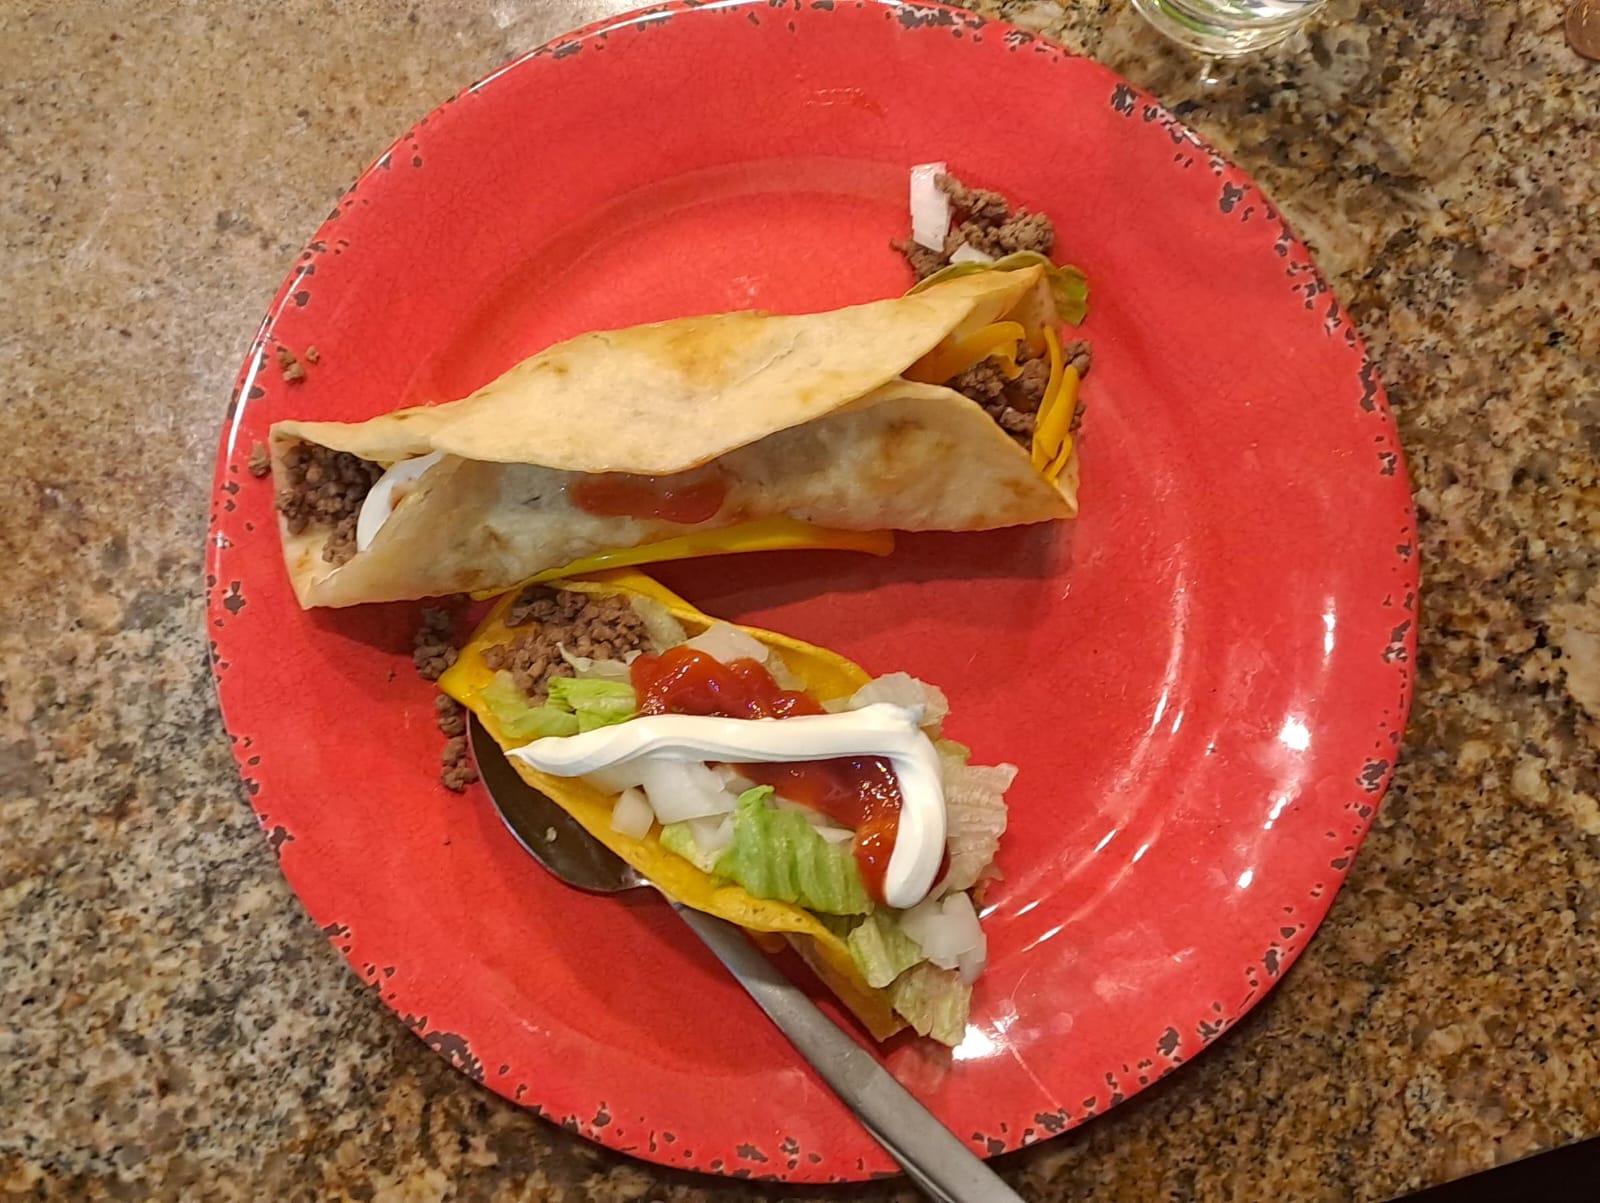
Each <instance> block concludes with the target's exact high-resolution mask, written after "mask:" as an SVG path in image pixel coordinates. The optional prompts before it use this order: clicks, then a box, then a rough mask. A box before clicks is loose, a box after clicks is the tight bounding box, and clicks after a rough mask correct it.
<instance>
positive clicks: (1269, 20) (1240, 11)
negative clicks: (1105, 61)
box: [1133, 0, 1322, 56]
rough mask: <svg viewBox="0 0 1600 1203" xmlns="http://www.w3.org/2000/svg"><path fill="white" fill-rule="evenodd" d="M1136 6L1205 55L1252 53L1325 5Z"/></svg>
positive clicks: (1208, 1)
mask: <svg viewBox="0 0 1600 1203" xmlns="http://www.w3.org/2000/svg"><path fill="white" fill-rule="evenodd" d="M1133 7H1134V8H1136V9H1138V10H1139V12H1141V13H1143V14H1144V16H1145V19H1146V20H1148V21H1149V22H1150V24H1152V25H1154V26H1155V27H1156V29H1157V30H1159V31H1160V32H1161V33H1163V34H1165V35H1166V36H1167V37H1169V38H1171V39H1172V40H1173V41H1174V42H1177V43H1178V44H1179V45H1180V46H1186V47H1188V48H1189V49H1190V50H1198V51H1199V52H1200V53H1201V54H1209V55H1217V56H1222V55H1230V54H1248V53H1250V52H1251V51H1252V50H1260V49H1262V48H1263V47H1266V46H1271V45H1274V44H1275V43H1277V42H1281V41H1283V39H1284V38H1286V37H1288V36H1289V35H1290V34H1291V33H1293V32H1294V31H1295V30H1296V29H1299V28H1300V26H1301V25H1302V24H1304V22H1305V20H1306V18H1307V17H1309V16H1310V15H1311V14H1312V13H1314V12H1316V11H1317V9H1319V8H1321V7H1322V4H1321V3H1320V0H1319V2H1316V3H1298V4H1296V3H1287V4H1286V3H1282V2H1280V3H1277V4H1269V5H1263V6H1262V7H1263V8H1270V9H1277V10H1278V12H1277V13H1272V12H1264V11H1258V10H1252V9H1249V8H1247V7H1246V6H1245V5H1243V4H1239V3H1218V2H1216V0H1133Z"/></svg>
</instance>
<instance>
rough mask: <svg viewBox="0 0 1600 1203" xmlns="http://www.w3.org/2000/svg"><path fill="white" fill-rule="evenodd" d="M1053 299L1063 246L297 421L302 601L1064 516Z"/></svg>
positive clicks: (601, 341)
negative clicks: (920, 283)
mask: <svg viewBox="0 0 1600 1203" xmlns="http://www.w3.org/2000/svg"><path fill="white" fill-rule="evenodd" d="M1056 325H1057V313H1056V310H1055V307H1054V301H1053V297H1052V292H1051V288H1050V282H1049V278H1048V272H1047V269H1046V268H1045V267H1043V266H1041V265H1028V266H1022V267H1019V268H1017V269H1016V270H984V271H976V272H973V273H972V274H969V275H964V276H959V277H956V278H952V279H948V280H943V281H937V282H933V283H932V284H930V285H929V286H927V287H923V288H921V289H919V290H917V291H914V292H913V293H911V294H908V295H907V296H904V297H899V298H895V299H893V300H886V301H876V302H872V303H870V304H865V305H857V306H852V307H850V308H846V309H840V310H835V311H832V312H827V313H817V314H806V315H799V316H785V315H773V314H765V313H755V312H740V313H727V314H718V315H712V316H708V317H691V318H683V319H679V320H675V321H668V322H662V323H659V324H655V325H648V326H638V327H632V328H629V329H625V330H616V331H605V332H597V333H593V334H585V335H581V336H579V337H577V338H574V339H571V340H569V341H567V342H564V343H561V344H558V345H556V346H553V347H550V348H549V349H547V350H545V351H542V352H540V353H539V354H537V355H534V356H533V357H532V358H530V359H528V360H525V361H524V362H522V363H520V364H518V365H517V366H516V367H514V368H512V369H511V370H510V371H508V372H506V373H505V374H504V375H503V376H501V377H500V378H499V379H497V380H495V381H493V382H491V383H490V384H488V385H485V386H484V387H483V388H481V389H479V390H478V391H477V392H475V393H473V394H471V395H470V396H468V397H465V398H462V399H461V400H458V401H453V402H448V403H445V404H441V405H433V406H423V407H418V408H411V409H402V410H398V411H396V412H394V413H389V414H384V415H381V416H379V417H375V418H372V419H369V420H368V421H364V422H354V423H346V422H315V421H281V422H277V423H275V424H274V425H273V427H272V432H271V441H270V451H271V463H272V473H273V477H274V484H275V487H276V489H277V491H278V508H279V511H280V525H281V533H282V538H283V549H284V557H285V560H286V563H287V566H288V570H289V575H290V577H291V579H292V581H293V584H294V589H295V593H296V595H297V597H298V598H299V601H300V604H301V605H302V606H305V607H312V606H347V605H354V604H358V603H361V602H369V601H391V600H400V599H406V598H416V597H427V596H437V595H442V594H448V593H456V592H463V591H471V592H477V593H488V592H494V591H497V590H501V589H505V588H509V587H510V586H512V585H514V584H517V583H519V582H523V581H526V580H529V579H531V578H534V577H536V576H539V575H541V574H543V575H545V576H561V575H571V574H573V573H575V572H582V571H589V570H594V569H598V568H605V567H612V566H617V565H622V564H630V563H642V562H651V561H655V560H661V559H670V558H677V557H681V556H687V555H703V554H710V553H714V552H724V551H740V550H760V549H765V548H772V547H793V546H823V547H854V548H860V549H863V550H871V551H877V552H880V553H881V552H884V551H887V550H888V546H889V544H888V541H887V536H885V535H883V534H882V533H881V532H887V531H894V530H985V529H992V528H996V527H1003V526H1013V525H1019V524H1023V523H1033V522H1042V521H1048V520H1051V519H1060V518H1067V517H1070V516H1072V515H1073V514H1074V513H1075V512H1076V497H1077V485H1076V481H1077V473H1076V462H1075V446H1074V441H1073V436H1072V433H1071V429H1070V427H1071V420H1072V416H1073V413H1074V412H1075V410H1076V404H1077V402H1076V389H1077V375H1076V372H1075V370H1074V369H1073V367H1072V366H1071V365H1069V364H1066V363H1064V362H1063V357H1062V355H1061V345H1060V340H1059V337H1058V335H1057V333H1056ZM1030 357H1031V358H1030ZM977 367H981V368H983V370H984V371H985V372H987V374H988V378H990V379H991V380H993V381H995V382H998V385H1004V384H1005V382H1006V381H1010V380H1016V379H1022V380H1024V381H1027V380H1032V381H1033V382H1034V383H1035V385H1036V395H1035V398H1034V402H1035V404H1037V406H1038V408H1037V412H1036V413H1029V414H1027V415H1021V416H1020V417H1019V419H1018V421H1012V420H1011V418H1010V417H1006V418H1005V420H1004V424H1002V420H1001V419H1000V418H997V417H994V416H991V412H990V411H986V409H985V407H984V406H983V405H980V404H978V403H977V402H975V401H974V400H973V399H971V397H970V396H964V395H962V393H961V392H958V391H956V389H955V388H952V387H950V385H952V384H954V383H959V381H960V380H961V379H963V378H964V374H966V373H970V372H972V371H973V370H974V369H975V368H977ZM998 385H997V386H998ZM993 412H996V413H999V412H1000V411H993ZM1005 413H1006V414H1011V413H1012V411H1009V410H1007V411H1005Z"/></svg>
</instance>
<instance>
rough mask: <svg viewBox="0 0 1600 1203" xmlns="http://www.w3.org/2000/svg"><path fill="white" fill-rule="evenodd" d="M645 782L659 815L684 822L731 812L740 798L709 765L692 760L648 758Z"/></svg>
mask: <svg viewBox="0 0 1600 1203" xmlns="http://www.w3.org/2000/svg"><path fill="white" fill-rule="evenodd" d="M643 764H644V767H643V773H642V775H643V777H644V781H643V782H642V784H643V786H644V792H645V794H646V796H647V797H649V799H650V805H651V807H652V808H653V809H654V810H655V812H656V818H657V819H659V820H661V822H663V823H680V822H683V821H684V820H685V819H701V818H704V817H705V816H707V815H721V814H729V813H731V812H732V810H733V809H734V805H735V803H736V802H737V799H736V798H734V796H733V795H732V794H730V793H729V792H728V791H727V790H726V789H724V788H723V786H722V778H721V777H718V776H717V775H716V774H715V773H713V772H712V771H711V770H710V769H708V768H707V767H706V766H705V765H703V764H700V763H699V762H697V761H692V760H667V759H664V758H657V757H648V758H645V760H644V762H643Z"/></svg>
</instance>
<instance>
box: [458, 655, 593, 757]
mask: <svg viewBox="0 0 1600 1203" xmlns="http://www.w3.org/2000/svg"><path fill="white" fill-rule="evenodd" d="M478 697H479V698H481V699H482V701H483V704H484V705H485V706H487V707H488V708H489V713H490V714H491V715H493V716H494V723H495V726H496V727H498V728H499V729H500V732H501V734H502V735H504V736H505V738H507V739H511V740H517V741H519V742H522V741H526V740H530V739H543V738H544V737H545V736H547V735H576V734H577V733H578V716H577V715H576V714H573V713H572V711H571V710H568V709H564V708H562V707H558V706H548V705H546V706H533V705H530V704H529V703H528V699H527V697H526V695H524V694H523V692H522V690H520V689H518V688H517V682H516V678H514V677H513V676H512V675H511V674H510V673H508V672H497V673H495V675H494V679H493V680H492V681H490V682H489V684H487V685H485V686H484V687H483V689H482V690H481V691H480V692H479V694H478Z"/></svg>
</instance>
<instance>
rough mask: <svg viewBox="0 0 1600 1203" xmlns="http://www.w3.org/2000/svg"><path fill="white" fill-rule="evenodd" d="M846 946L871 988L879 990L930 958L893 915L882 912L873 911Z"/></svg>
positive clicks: (855, 930) (855, 927)
mask: <svg viewBox="0 0 1600 1203" xmlns="http://www.w3.org/2000/svg"><path fill="white" fill-rule="evenodd" d="M845 943H846V944H848V945H849V947H850V958H851V960H853V961H855V963H856V968H857V969H859V970H861V976H862V977H864V978H866V979H867V985H869V986H872V987H874V988H878V989H881V988H882V987H884V986H887V985H888V984H889V983H890V982H892V981H894V979H895V978H897V977H899V976H900V975H901V974H902V973H904V972H905V971H906V970H907V969H910V968H911V966H913V965H915V964H916V963H917V962H918V961H922V960H925V959H926V958H925V957H924V956H923V955H922V946H921V945H919V944H918V943H917V942H916V941H915V940H913V939H912V938H911V937H910V936H908V935H906V933H905V929H904V928H902V927H901V926H900V923H899V921H898V920H897V919H896V918H895V917H894V916H893V915H891V914H889V913H888V912H886V911H882V910H877V911H873V912H872V914H870V915H868V916H867V917H866V918H865V919H863V920H862V921H861V922H860V923H858V924H856V925H855V926H854V927H853V928H851V929H850V934H849V935H848V936H846V937H845Z"/></svg>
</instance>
